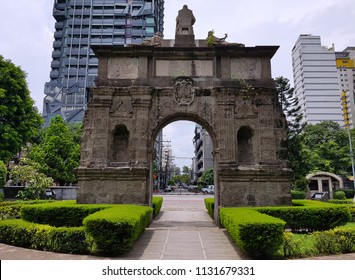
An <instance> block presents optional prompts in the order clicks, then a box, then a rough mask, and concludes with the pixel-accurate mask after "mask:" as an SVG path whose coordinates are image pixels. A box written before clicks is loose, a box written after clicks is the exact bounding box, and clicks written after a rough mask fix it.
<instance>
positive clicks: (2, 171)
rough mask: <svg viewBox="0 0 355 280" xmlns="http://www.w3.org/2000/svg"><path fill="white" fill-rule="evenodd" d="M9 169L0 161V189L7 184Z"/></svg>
mask: <svg viewBox="0 0 355 280" xmlns="http://www.w3.org/2000/svg"><path fill="white" fill-rule="evenodd" d="M6 175H7V169H6V165H5V164H4V163H3V162H2V161H1V160H0V188H3V187H4V186H5V183H6Z"/></svg>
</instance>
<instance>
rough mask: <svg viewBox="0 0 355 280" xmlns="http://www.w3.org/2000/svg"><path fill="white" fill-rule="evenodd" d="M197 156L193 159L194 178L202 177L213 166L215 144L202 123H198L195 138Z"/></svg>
mask: <svg viewBox="0 0 355 280" xmlns="http://www.w3.org/2000/svg"><path fill="white" fill-rule="evenodd" d="M193 144H194V146H195V156H194V159H193V163H194V164H193V165H194V166H193V176H192V177H193V180H194V179H196V176H197V178H199V177H201V176H202V174H203V172H204V171H206V170H207V169H210V168H213V155H212V152H213V144H212V139H211V136H210V135H209V134H208V132H207V131H206V130H205V129H204V128H203V127H202V126H200V125H198V124H196V127H195V136H194V138H193Z"/></svg>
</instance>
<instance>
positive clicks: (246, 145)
mask: <svg viewBox="0 0 355 280" xmlns="http://www.w3.org/2000/svg"><path fill="white" fill-rule="evenodd" d="M253 135H254V132H253V130H252V129H251V128H250V127H249V126H242V127H241V128H240V129H239V130H238V134H237V141H238V161H239V163H243V164H251V163H254V150H253V141H252V140H253Z"/></svg>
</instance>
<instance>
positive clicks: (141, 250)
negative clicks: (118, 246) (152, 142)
mask: <svg viewBox="0 0 355 280" xmlns="http://www.w3.org/2000/svg"><path fill="white" fill-rule="evenodd" d="M206 197H207V196H204V195H164V203H163V207H162V209H161V213H160V214H159V215H158V217H156V219H155V220H154V221H153V223H152V224H151V226H150V228H149V229H147V230H146V231H145V232H144V233H143V235H142V236H141V238H140V239H139V240H138V242H137V243H136V245H135V246H134V248H133V250H132V251H131V252H130V253H129V254H128V255H127V257H128V258H130V259H162V260H219V259H222V260H223V259H228V260H240V259H242V258H243V257H242V254H241V253H240V252H239V251H238V249H237V248H236V247H235V246H234V244H233V242H232V241H231V240H230V239H229V237H228V235H227V233H226V231H225V230H224V229H220V228H218V227H217V226H216V225H215V224H214V223H213V220H212V219H211V218H210V216H209V215H208V214H207V211H206V208H205V206H204V201H203V199H204V198H206Z"/></svg>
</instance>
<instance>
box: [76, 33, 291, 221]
mask: <svg viewBox="0 0 355 280" xmlns="http://www.w3.org/2000/svg"><path fill="white" fill-rule="evenodd" d="M201 44H202V43H201ZM171 45H172V44H171V42H169V40H163V41H162V45H161V46H159V47H152V46H140V47H125V48H122V47H117V48H115V47H110V48H106V47H97V48H94V51H95V53H96V55H97V56H98V57H99V75H98V78H97V79H96V88H94V89H93V90H92V100H91V102H90V104H89V106H88V109H87V111H86V114H85V119H84V137H83V140H82V147H81V161H80V166H79V168H78V180H79V190H78V198H77V201H78V203H136V204H144V205H150V204H151V196H152V191H151V178H152V175H151V172H152V154H153V142H154V139H155V137H156V135H157V133H158V131H159V130H160V129H161V128H162V127H164V126H165V125H167V124H168V123H170V122H172V121H176V120H191V121H194V122H196V123H199V124H200V125H202V126H203V127H204V128H206V129H207V130H208V132H209V133H210V134H211V136H212V139H213V146H214V158H215V174H216V176H215V177H216V179H215V180H216V182H215V184H216V185H217V186H218V190H217V191H216V192H215V209H216V212H215V217H216V218H218V209H219V207H230V206H264V205H288V204H290V203H291V195H290V189H291V184H290V180H291V179H290V174H291V173H290V170H289V169H288V163H287V159H286V158H285V155H286V154H287V153H286V147H285V146H284V145H283V143H285V139H286V136H287V128H286V120H285V116H284V115H283V113H282V110H281V106H280V104H278V102H277V96H276V92H275V83H274V80H273V79H272V78H271V65H270V59H271V58H272V56H273V55H274V53H275V52H276V50H277V47H273V46H263V47H241V46H237V45H231V46H229V45H226V46H224V45H223V46H222V45H221V46H214V47H184V48H176V47H170V46H171ZM217 220H218V219H217Z"/></svg>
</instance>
